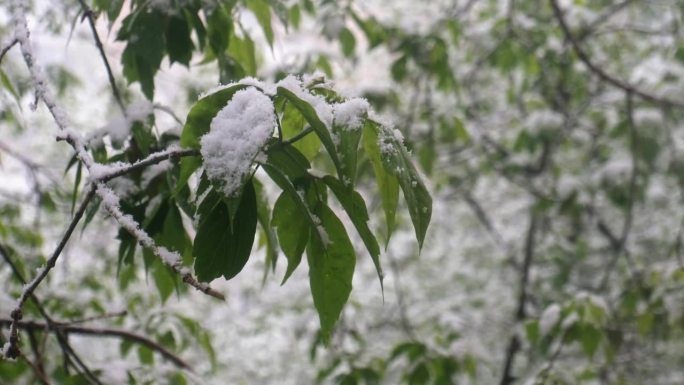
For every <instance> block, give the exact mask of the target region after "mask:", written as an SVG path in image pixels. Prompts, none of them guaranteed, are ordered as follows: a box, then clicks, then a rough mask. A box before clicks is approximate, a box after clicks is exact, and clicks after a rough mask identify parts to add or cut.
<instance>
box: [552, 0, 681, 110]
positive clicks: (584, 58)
mask: <svg viewBox="0 0 684 385" xmlns="http://www.w3.org/2000/svg"><path fill="white" fill-rule="evenodd" d="M550 1H551V7H552V8H553V14H554V15H555V17H556V19H557V20H558V23H559V24H560V27H561V30H562V31H563V35H565V38H566V39H567V40H568V41H569V42H570V45H571V46H572V49H573V50H574V51H575V53H576V54H577V57H578V58H579V59H580V61H581V62H582V63H584V65H585V66H587V68H589V70H590V71H591V72H593V73H594V74H596V75H597V76H598V77H599V78H601V79H602V80H604V81H605V82H607V83H610V84H612V85H613V86H615V87H617V88H620V89H622V90H624V91H626V92H628V93H631V94H633V95H636V96H638V97H640V98H642V99H644V100H646V101H649V102H653V103H656V104H661V105H666V106H674V107H678V108H684V102H681V101H678V100H672V99H669V98H666V97H660V96H656V95H653V94H650V93H648V92H646V91H642V90H640V89H639V88H637V87H635V86H634V85H632V84H630V83H628V82H626V81H624V80H621V79H618V78H616V77H614V76H612V75H610V74H608V73H607V72H606V71H604V70H603V69H602V68H601V67H599V66H598V65H596V64H595V63H594V62H593V61H591V59H590V58H589V55H587V53H586V52H585V51H584V49H583V48H582V46H580V43H579V42H578V41H577V39H576V38H575V36H574V35H573V34H572V32H570V27H568V24H567V22H566V20H565V18H564V17H563V11H561V9H560V7H559V6H558V1H557V0H550Z"/></svg>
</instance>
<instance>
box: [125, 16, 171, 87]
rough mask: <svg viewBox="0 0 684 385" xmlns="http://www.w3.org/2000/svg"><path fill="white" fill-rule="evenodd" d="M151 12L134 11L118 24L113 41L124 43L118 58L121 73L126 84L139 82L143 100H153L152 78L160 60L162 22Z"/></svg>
mask: <svg viewBox="0 0 684 385" xmlns="http://www.w3.org/2000/svg"><path fill="white" fill-rule="evenodd" d="M165 19H166V17H165V16H164V14H162V13H161V12H160V11H157V10H154V9H138V10H137V11H136V12H133V13H131V14H129V15H128V16H127V17H126V18H125V19H124V20H123V22H122V26H121V29H120V30H119V34H118V35H117V40H120V41H125V42H126V48H125V49H124V52H123V54H122V55H121V63H122V64H123V67H124V68H123V73H124V76H126V79H128V81H129V82H131V83H133V82H136V81H137V82H139V83H140V86H141V88H142V91H143V93H144V94H145V96H146V97H147V99H149V100H152V99H153V97H154V75H155V74H156V73H157V71H158V70H159V66H160V65H161V61H162V58H163V57H164V52H165V50H164V47H165V46H166V43H165V38H164V36H165V35H164V20H165Z"/></svg>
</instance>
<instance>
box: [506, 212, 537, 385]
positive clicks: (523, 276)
mask: <svg viewBox="0 0 684 385" xmlns="http://www.w3.org/2000/svg"><path fill="white" fill-rule="evenodd" d="M538 221H539V218H538V216H537V214H536V213H535V212H534V208H531V209H530V227H529V229H528V230H527V237H526V238H525V248H524V258H523V264H522V268H521V271H520V283H519V288H518V302H517V305H516V310H515V322H516V324H521V323H522V322H523V321H524V320H525V317H526V313H525V306H526V305H527V297H528V282H529V276H530V267H531V266H532V261H533V259H534V249H535V244H536V239H535V238H536V233H537V225H538V223H537V222H538ZM520 348H521V342H520V337H519V336H518V333H517V330H516V331H514V332H513V336H512V337H511V339H510V341H509V343H508V346H507V347H506V357H505V359H504V369H503V374H502V376H501V381H500V382H499V384H500V385H510V384H512V383H513V382H514V381H515V377H514V376H513V374H512V371H513V363H514V361H515V357H516V355H517V354H518V352H519V351H520Z"/></svg>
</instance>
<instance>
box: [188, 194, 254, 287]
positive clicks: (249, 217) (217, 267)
mask: <svg viewBox="0 0 684 385" xmlns="http://www.w3.org/2000/svg"><path fill="white" fill-rule="evenodd" d="M210 194H214V195H216V196H219V193H217V192H216V191H213V190H212V191H211V192H210ZM206 199H216V197H214V198H210V197H207V198H205V200H206ZM217 200H218V202H217V203H215V204H208V205H206V206H204V207H202V205H201V204H200V207H201V208H200V210H201V211H203V212H202V213H201V214H200V223H199V226H198V228H197V235H196V236H195V242H194V245H193V254H194V256H195V273H196V274H197V278H198V279H199V280H201V281H205V282H206V281H211V280H212V279H214V278H217V277H219V276H221V275H222V276H223V277H224V278H225V279H231V278H233V277H234V276H235V275H237V274H238V273H239V272H240V271H241V270H242V268H243V267H244V266H245V264H246V263H247V260H248V259H249V255H250V253H251V250H252V244H253V243H254V235H255V234H256V224H257V209H256V193H255V191H254V185H253V184H252V183H251V182H249V183H247V184H246V185H245V188H244V189H243V192H242V198H241V200H240V204H239V207H238V209H237V211H236V217H235V218H230V214H229V209H228V205H227V204H226V203H225V202H224V201H223V200H221V199H220V197H219V198H218V199H217ZM209 207H211V208H209ZM231 223H232V226H231Z"/></svg>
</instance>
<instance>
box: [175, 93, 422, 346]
mask: <svg viewBox="0 0 684 385" xmlns="http://www.w3.org/2000/svg"><path fill="white" fill-rule="evenodd" d="M245 87H247V86H246V85H242V84H237V85H233V86H229V87H226V88H224V89H221V90H219V91H216V92H214V93H212V94H209V95H207V96H205V97H203V98H202V99H200V100H199V101H198V102H197V103H196V104H195V105H194V106H193V107H192V109H191V110H190V113H189V114H188V118H187V120H186V124H185V127H184V129H183V133H182V135H181V138H180V144H181V145H182V146H183V147H189V148H196V149H199V138H200V137H201V136H202V135H204V134H205V133H206V132H208V130H209V122H210V121H211V119H212V118H213V116H214V115H216V114H217V113H218V111H219V110H220V109H221V108H222V107H223V106H224V105H225V104H226V103H227V102H228V101H229V100H230V98H231V97H232V95H234V94H235V92H237V91H238V90H240V89H244V88H245ZM306 92H311V94H312V95H323V96H325V97H326V98H327V100H328V101H329V102H331V103H333V102H341V101H343V99H342V98H340V97H339V96H338V95H337V94H336V93H335V92H334V91H332V90H330V89H328V88H327V87H325V86H323V85H321V82H320V81H315V82H312V83H311V84H309V88H308V91H306ZM273 103H274V105H275V106H276V112H277V114H278V119H279V122H278V126H279V130H280V133H279V134H280V136H279V137H278V138H273V139H272V140H270V141H269V142H268V143H267V144H266V145H265V148H264V149H263V151H264V153H265V154H266V157H265V159H264V160H261V161H258V165H259V167H261V168H263V170H264V171H265V173H266V175H267V176H268V177H269V178H270V179H271V180H272V181H273V182H274V183H275V184H276V185H277V186H278V187H279V188H280V189H282V193H281V194H280V196H279V197H278V199H277V200H276V202H275V205H274V206H273V208H272V209H271V208H270V207H269V205H268V203H267V200H266V197H265V196H264V194H263V193H262V190H263V188H262V187H261V182H259V180H258V179H257V178H256V177H254V178H251V179H248V180H246V181H245V185H244V187H243V188H242V193H241V196H239V197H237V198H235V197H225V196H222V193H221V192H220V190H219V189H216V188H214V187H213V186H212V183H211V181H210V180H209V179H208V178H207V177H206V175H205V174H203V175H202V176H201V178H200V183H199V186H198V189H197V191H196V192H195V194H194V196H197V197H201V200H200V201H197V202H194V203H195V206H196V209H195V212H194V213H192V212H191V213H189V214H190V215H191V216H192V217H193V218H195V217H196V218H198V227H197V235H196V237H195V241H194V247H193V255H194V258H195V272H196V273H197V275H198V277H199V278H200V279H202V280H206V281H209V280H211V279H214V278H217V277H220V276H223V277H224V278H226V279H230V278H232V277H234V276H235V275H237V274H238V273H239V272H240V271H241V270H242V268H243V267H244V265H245V263H246V262H247V260H248V258H249V256H250V253H251V249H252V243H253V240H254V238H255V233H256V227H257V223H259V224H260V226H261V229H262V230H263V232H262V236H263V239H264V243H265V244H266V245H267V248H268V252H267V254H266V255H267V259H268V260H267V266H270V267H272V268H275V264H276V260H277V259H276V257H277V247H278V245H280V248H281V249H282V251H283V252H284V254H285V256H286V257H287V261H288V262H287V265H288V266H287V271H286V273H285V276H284V278H283V283H284V282H285V281H286V280H287V279H288V278H289V277H290V275H291V274H292V273H293V272H294V271H295V269H296V268H297V267H298V265H299V264H300V262H301V259H302V255H303V253H304V251H306V252H307V261H308V264H309V276H310V281H311V282H310V283H311V292H312V295H313V298H314V304H315V305H316V308H317V309H318V312H319V315H320V318H321V328H322V329H321V330H322V333H323V335H324V336H326V338H327V336H329V333H330V332H331V330H332V327H333V325H334V324H335V322H336V320H337V318H338V317H339V315H340V312H341V310H342V307H343V305H344V303H345V302H346V301H347V298H348V296H349V293H350V291H351V280H352V276H353V272H354V266H355V262H356V256H355V251H354V248H353V246H352V242H351V240H350V238H349V236H348V234H347V231H346V230H345V227H344V225H343V224H342V222H341V221H340V219H339V218H338V217H337V215H336V214H335V213H334V211H333V210H332V209H331V208H330V207H329V205H328V192H329V191H330V192H332V194H333V195H334V196H335V198H336V199H337V201H338V203H339V204H340V206H341V207H342V209H343V210H344V211H345V212H346V214H347V215H348V217H349V219H350V221H351V223H352V224H353V226H354V227H355V228H356V231H357V232H358V234H359V236H360V238H361V239H362V241H363V243H364V244H365V246H366V248H367V250H368V252H369V254H370V256H371V257H372V259H373V262H374V264H375V267H376V269H377V272H378V276H379V278H380V281H381V282H382V274H383V273H382V268H381V265H380V247H379V245H378V241H377V239H376V237H375V235H374V232H373V231H372V230H371V229H370V227H369V225H368V219H369V216H368V210H367V207H366V204H365V202H364V199H363V198H362V196H361V195H360V194H359V193H358V192H357V191H355V190H354V181H355V180H356V177H357V174H358V172H359V171H358V170H359V167H358V164H359V163H360V162H361V163H363V162H367V163H370V164H371V165H372V167H373V170H374V172H375V178H376V180H377V181H378V183H377V185H378V189H379V190H380V196H381V197H382V201H383V207H384V208H385V214H386V224H387V232H386V237H387V239H388V240H389V236H390V235H391V232H392V230H393V228H394V222H395V219H394V216H395V214H396V209H397V205H398V197H399V195H398V192H399V189H400V188H401V190H402V191H403V193H404V197H405V198H406V203H407V206H408V208H409V213H410V215H411V218H412V220H413V223H414V227H415V231H416V237H417V239H418V242H419V244H421V245H422V243H423V240H424V238H425V233H426V231H427V225H428V223H429V220H430V216H431V210H432V202H431V198H430V195H429V194H428V192H427V190H426V188H425V186H424V184H423V182H422V181H421V179H420V176H419V175H418V173H417V171H416V169H415V168H414V166H413V165H412V162H411V159H410V157H409V155H408V153H407V152H406V150H405V148H404V146H403V144H402V143H401V142H400V141H399V140H398V139H397V138H395V137H394V136H393V135H392V134H388V133H387V131H388V129H387V128H385V127H383V126H381V125H380V124H378V123H377V122H375V121H373V120H371V119H368V118H367V117H364V123H363V127H362V129H353V128H349V127H342V126H340V124H339V123H336V122H333V127H332V132H331V131H329V129H328V128H327V127H326V125H325V124H324V123H323V122H322V121H321V119H320V117H319V116H318V115H317V113H316V110H315V109H314V107H313V106H311V105H310V104H309V103H308V102H307V101H305V100H303V99H301V98H300V97H299V96H297V95H296V94H295V93H293V92H292V91H290V90H288V89H287V88H284V87H278V88H277V92H276V94H275V95H273ZM333 135H334V136H335V137H336V140H335V141H334V140H333ZM293 139H294V140H293ZM383 140H384V142H383ZM381 145H382V147H383V148H382V149H381V148H380V147H381ZM361 148H362V149H363V150H364V151H363V152H361V153H360V154H365V157H363V158H361V159H359V149H361ZM387 148H389V150H388V149H387ZM322 150H324V151H325V153H327V157H326V158H327V161H328V162H329V163H332V165H333V168H334V170H335V174H330V175H323V176H319V175H316V176H314V175H313V174H312V173H311V171H310V169H311V161H317V162H324V160H323V159H322V158H323V155H322V154H321V151H322ZM200 166H201V160H200V159H199V158H185V159H183V160H182V161H181V164H180V170H179V173H180V176H181V177H180V181H179V183H178V185H177V186H176V189H177V190H182V189H184V188H186V186H187V185H186V183H187V180H188V178H189V176H190V175H191V174H192V173H193V172H195V171H196V170H197V169H198V168H199V167H200ZM184 205H192V203H191V202H185V203H184Z"/></svg>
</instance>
